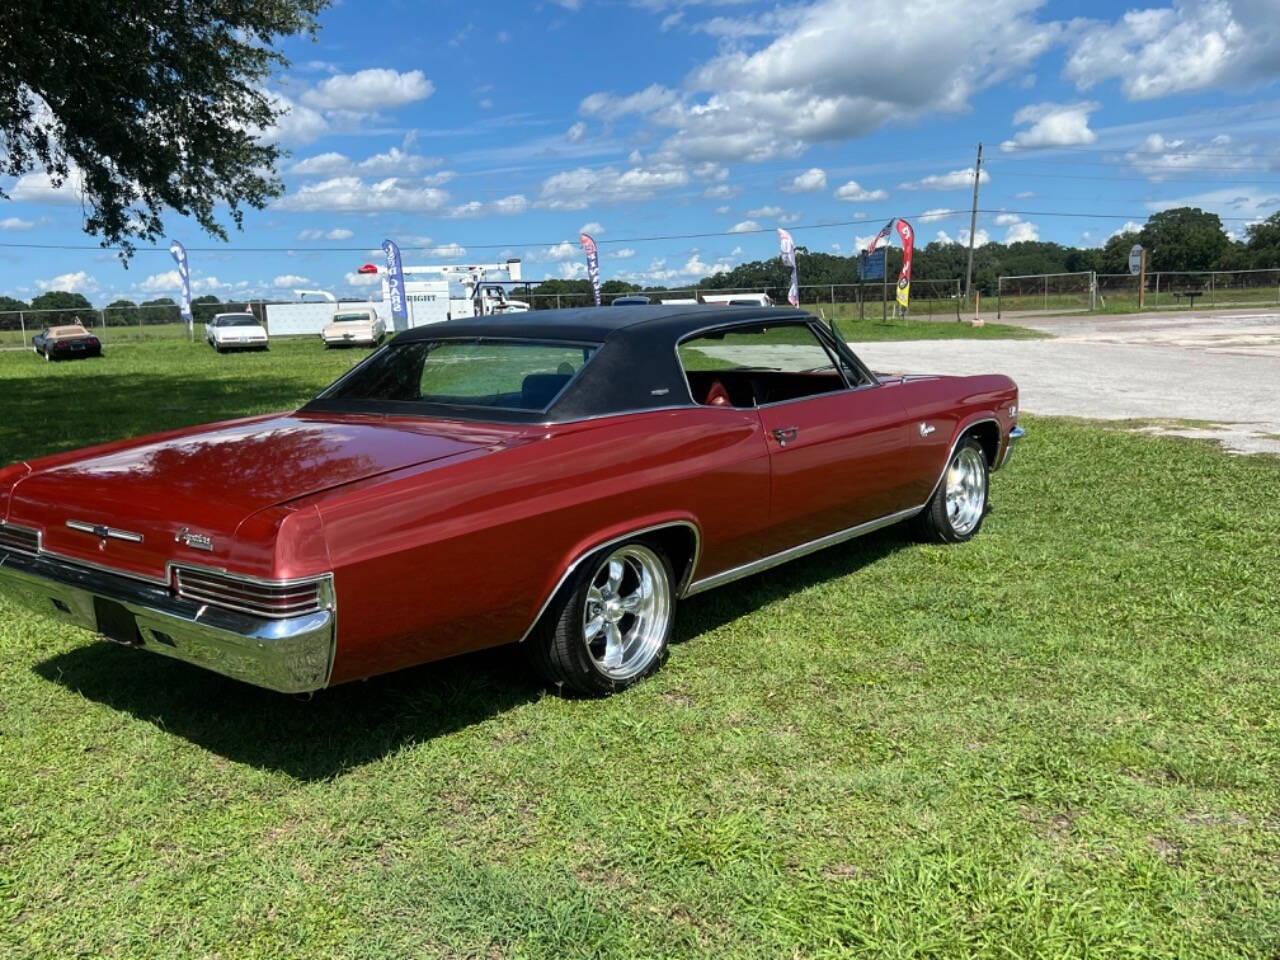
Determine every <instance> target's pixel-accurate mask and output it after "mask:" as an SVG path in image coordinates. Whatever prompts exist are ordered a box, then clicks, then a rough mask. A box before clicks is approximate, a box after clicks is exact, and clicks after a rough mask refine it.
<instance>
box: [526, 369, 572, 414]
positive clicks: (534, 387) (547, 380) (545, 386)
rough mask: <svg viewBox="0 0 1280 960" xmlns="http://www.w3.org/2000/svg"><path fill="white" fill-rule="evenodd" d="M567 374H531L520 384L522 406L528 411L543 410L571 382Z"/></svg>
mask: <svg viewBox="0 0 1280 960" xmlns="http://www.w3.org/2000/svg"><path fill="white" fill-rule="evenodd" d="M570 376H571V375H570V374H567V373H531V374H529V375H528V376H527V377H525V378H524V381H523V382H522V383H521V384H520V406H521V407H523V408H525V409H526V410H541V409H542V408H543V407H545V406H546V405H547V404H549V403H550V402H551V401H552V400H554V399H555V396H556V394H557V393H559V392H560V391H561V390H563V389H564V385H565V384H566V383H568V382H569V379H570Z"/></svg>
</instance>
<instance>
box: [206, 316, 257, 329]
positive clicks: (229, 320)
mask: <svg viewBox="0 0 1280 960" xmlns="http://www.w3.org/2000/svg"><path fill="white" fill-rule="evenodd" d="M257 325H258V320H257V318H256V317H255V316H254V315H253V314H252V313H231V314H227V315H226V316H225V317H218V319H217V320H215V321H214V326H218V327H256V326H257Z"/></svg>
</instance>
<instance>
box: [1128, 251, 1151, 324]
mask: <svg viewBox="0 0 1280 960" xmlns="http://www.w3.org/2000/svg"><path fill="white" fill-rule="evenodd" d="M1129 272H1130V273H1131V274H1133V275H1134V276H1136V277H1137V278H1138V309H1139V310H1141V309H1142V308H1143V307H1145V306H1146V304H1147V251H1146V250H1144V249H1143V248H1142V244H1140V243H1135V244H1134V245H1133V246H1132V247H1131V248H1130V249H1129Z"/></svg>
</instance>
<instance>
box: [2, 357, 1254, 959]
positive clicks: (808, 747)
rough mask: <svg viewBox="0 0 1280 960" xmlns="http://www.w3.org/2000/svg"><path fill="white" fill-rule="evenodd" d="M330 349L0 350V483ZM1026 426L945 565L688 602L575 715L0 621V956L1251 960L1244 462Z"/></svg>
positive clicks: (235, 407)
mask: <svg viewBox="0 0 1280 960" xmlns="http://www.w3.org/2000/svg"><path fill="white" fill-rule="evenodd" d="M362 355H363V354H362V353H360V352H355V351H352V352H343V353H330V354H326V353H324V352H322V351H321V350H320V349H319V346H318V344H315V343H305V344H297V345H291V344H280V345H278V346H276V347H273V349H272V351H271V353H269V354H258V355H244V356H223V357H215V356H214V355H213V354H212V352H211V351H207V350H204V351H194V352H193V351H191V350H190V349H183V348H181V345H180V344H156V345H154V346H148V347H136V348H132V349H131V350H129V351H126V350H123V349H122V350H120V351H118V352H117V353H114V354H109V355H108V357H107V359H106V360H104V361H103V362H101V363H94V362H90V361H85V362H78V363H75V364H65V365H61V366H58V365H54V366H53V367H52V369H47V368H46V367H45V366H44V365H43V364H39V363H38V362H36V361H34V360H33V358H31V357H30V355H21V354H17V355H7V354H0V397H3V401H2V402H3V410H4V414H5V415H4V417H3V418H0V456H2V458H3V459H4V460H11V459H14V458H17V457H25V456H34V455H37V454H39V453H42V452H46V451H52V450H57V449H62V448H64V447H66V446H68V445H70V444H72V443H85V442H89V441H91V440H97V439H105V438H107V437H111V436H117V435H122V434H129V433H136V432H139V431H143V430H152V429H157V428H160V427H166V426H174V425H178V424H185V423H192V422H196V421H199V420H203V419H209V418H212V417H219V416H227V415H230V414H234V413H248V412H255V411H261V410H267V409H274V408H279V407H282V406H287V405H289V404H292V403H295V402H298V401H300V400H302V399H304V398H305V397H306V396H308V395H309V394H310V393H312V392H313V391H314V390H315V389H317V388H318V387H319V386H321V385H323V384H324V383H325V382H327V381H328V380H329V379H331V378H332V377H333V376H335V375H336V374H337V373H338V372H340V371H341V370H342V369H343V368H344V367H345V366H346V365H347V364H349V363H350V362H352V361H353V360H355V359H357V358H358V357H359V356H362ZM143 371H145V372H146V373H147V374H148V377H147V378H145V379H140V378H139V377H138V374H139V373H140V372H143ZM62 421H70V423H66V424H64V423H62ZM1026 426H1027V427H1028V436H1027V439H1026V440H1025V441H1023V446H1022V447H1020V448H1019V450H1018V452H1017V455H1016V457H1015V458H1014V461H1013V463H1012V464H1011V466H1010V467H1009V468H1007V470H1006V471H1004V472H1002V473H1000V474H997V475H996V477H995V478H994V484H993V488H994V497H993V499H994V504H995V512H993V513H992V514H991V516H990V517H989V518H988V520H987V524H986V526H985V527H984V529H983V531H982V533H981V534H980V536H979V537H978V538H977V539H975V540H974V541H973V542H972V543H970V544H967V545H964V546H959V547H933V546H930V547H924V546H919V545H915V544H913V543H911V542H910V541H908V540H907V539H906V538H905V537H903V536H902V534H901V533H900V532H898V531H895V530H889V531H883V532H881V533H880V534H877V535H875V536H873V537H871V538H868V539H865V540H862V541H857V542H855V543H853V544H851V545H846V546H842V547H838V548H835V549H832V550H829V551H826V552H824V553H821V554H818V555H815V556H813V557H809V558H806V559H804V560H802V561H798V562H796V563H793V564H790V565H788V566H785V567H781V568H778V569H776V570H774V571H771V572H769V573H767V574H764V575H761V576H759V577H755V578H753V579H750V580H746V581H743V582H741V583H738V584H736V585H732V586H729V587H725V588H723V589H721V590H718V591H713V592H711V593H708V594H704V595H702V596H699V597H696V598H694V599H692V600H690V601H688V602H687V603H685V604H683V605H682V608H681V610H680V617H679V624H678V627H677V637H676V640H677V642H676V643H675V644H674V645H673V647H672V650H671V655H670V659H669V662H668V663H667V664H666V666H665V667H664V669H663V670H662V671H660V672H659V673H658V674H657V675H656V676H655V677H653V678H651V679H650V680H647V681H645V682H644V683H642V684H641V685H639V686H638V687H636V688H635V689H634V690H632V691H630V692H627V693H625V694H623V695H620V696H617V697H614V698H612V699H609V700H604V701H585V700H576V699H562V698H559V697H556V696H552V695H548V694H547V693H545V692H544V691H543V690H542V689H541V688H540V687H539V686H537V685H536V684H535V683H533V682H532V681H531V680H530V678H529V672H528V671H527V670H526V669H525V668H524V667H523V666H522V665H521V664H520V661H519V659H518V657H517V656H516V655H515V652H514V651H512V650H497V651H492V652H489V653H486V654H484V655H478V656H470V657H465V658H461V659H458V660H454V661H451V662H446V663H441V664H436V665H431V666H427V667H423V668H419V669H415V670H410V671H406V672H403V673H400V674H397V675H393V676H390V677H384V678H380V679H375V680H371V681H369V682H367V683H358V684H354V685H350V686H346V687H341V688H337V689H334V690H331V691H326V692H323V693H321V694H319V695H317V696H316V697H315V698H314V699H313V700H311V701H309V702H302V701H299V700H295V699H291V698H287V697H281V696H278V695H275V694H271V693H267V692H265V691H259V690H257V689H254V688H251V687H247V686H244V685H241V684H237V683H235V682H232V681H230V680H225V679H222V678H220V677H218V676H216V675H213V674H210V673H205V672H202V671H200V670H198V669H195V668H191V667H187V666H185V665H183V664H180V663H177V662H175V661H171V660H167V659H165V658H161V657H156V656H151V655H147V654H145V653H138V652H135V651H131V650H126V649H122V648H119V647H115V646H109V645H106V644H102V643H98V642H96V641H94V640H92V639H91V638H90V637H88V636H87V635H86V634H83V633H80V632H77V631H75V630H72V629H69V628H63V627H60V626H57V625H54V624H52V623H48V622H43V621H39V620H34V619H20V618H19V617H18V616H17V615H16V614H15V613H14V612H13V611H12V610H11V609H6V608H4V607H2V606H0V954H4V955H7V956H14V957H57V958H61V957H67V956H115V957H129V958H145V957H184V958H185V957H193V956H199V957H205V956H208V957H214V956H216V957H224V958H225V957H263V958H276V957H286V956H289V957H293V956H297V957H331V956H332V957H352V958H372V957H434V956H444V957H556V958H559V957H588V956H591V957H594V956H610V957H613V956H628V957H631V956H635V957H680V956H686V957H707V956H714V957H724V956H752V957H762V958H763V957H770V958H772V957H811V956H824V957H825V956H849V957H893V958H904V957H956V958H969V957H991V958H1012V957H1043V958H1055V960H1056V958H1062V957H1144V958H1145V957H1187V958H1203V957H1223V958H1226V957H1257V958H1274V957H1275V956H1276V955H1277V953H1278V952H1280V852H1278V851H1280V719H1278V715H1277V710H1276V703H1277V699H1278V697H1277V689H1278V688H1280V607H1278V606H1277V603H1276V598H1277V597H1278V596H1280V563H1278V562H1277V559H1278V554H1280V548H1278V547H1277V544H1280V510H1278V509H1277V508H1276V504H1277V502H1278V501H1280V463H1277V461H1276V460H1274V459H1267V458H1233V457H1228V456H1225V455H1223V454H1221V453H1220V452H1218V451H1217V450H1216V449H1215V448H1213V447H1211V446H1209V445H1207V444H1199V443H1193V442H1188V441H1180V440H1176V439H1168V438H1159V437H1150V436H1142V435H1134V434H1130V433H1123V432H1119V431H1107V430H1101V429H1097V428H1095V427H1092V426H1087V425H1079V424H1073V423H1071V422H1067V421H1058V420H1047V419H1039V418H1037V419H1028V420H1027V421H1026ZM211 482H214V483H216V478H214V480H213V481H211ZM422 592H423V595H424V597H429V596H430V582H429V581H424V582H423V583H422Z"/></svg>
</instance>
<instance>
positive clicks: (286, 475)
mask: <svg viewBox="0 0 1280 960" xmlns="http://www.w3.org/2000/svg"><path fill="white" fill-rule="evenodd" d="M534 316H535V320H533V321H530V320H529V319H528V315H525V316H522V317H520V318H519V319H511V318H503V317H484V318H475V319H471V320H465V321H456V322H452V323H449V324H444V325H436V326H428V327H418V328H415V329H412V330H408V331H406V332H404V333H402V334H400V335H399V336H397V337H396V338H395V339H394V340H393V341H392V342H391V343H389V344H387V345H385V346H383V347H382V348H381V349H379V350H377V351H375V352H374V353H372V354H371V355H370V356H369V357H367V358H366V359H365V360H363V361H362V362H361V363H359V364H357V365H356V366H355V367H353V368H352V370H350V371H349V372H348V373H347V374H346V375H345V376H343V377H342V378H341V379H339V380H338V381H337V382H336V383H334V384H333V385H332V386H331V387H329V388H328V389H327V390H325V391H324V392H323V393H321V394H320V395H319V396H318V397H316V398H315V399H314V400H313V401H311V402H310V403H308V404H306V405H305V406H303V407H302V408H301V409H299V410H297V411H295V412H293V413H285V414H276V415H268V416H259V417H251V418H247V419H243V420H234V421H230V422H227V423H219V424H212V425H209V426H204V427H197V428H190V429H185V430H179V431H175V432H172V433H167V434H162V435H159V436H154V437H143V438H136V439H129V440H122V441H120V442H118V443H114V444H108V445H106V446H100V447H95V448H91V449H89V450H84V451H80V452H71V453H61V454H56V455H54V456H51V457H47V458H44V459H42V460H33V461H30V462H26V463H20V464H17V465H15V466H11V467H9V468H7V469H5V470H0V517H2V518H3V521H4V522H3V525H0V592H3V593H5V594H7V595H8V596H10V597H12V598H15V599H17V600H20V601H23V602H25V603H26V604H27V605H28V606H29V607H31V608H33V609H34V610H36V611H39V612H40V613H42V614H43V615H45V616H48V617H51V618H53V619H55V620H59V621H62V622H66V623H71V624H76V625H79V626H82V627H85V628H87V629H88V630H91V631H95V632H97V633H99V634H102V635H104V636H105V637H107V638H110V639H113V640H116V641H120V642H122V643H125V644H127V645H129V646H132V647H135V648H138V649H141V650H149V651H152V652H154V653H159V654H163V655H165V656H170V657H176V658H178V659H180V660H185V661H188V662H191V663H195V664H199V665H201V666H204V667H207V668H209V669H212V670H216V671H218V672H220V673H224V674H227V675H229V676H232V677H238V678H240V679H242V680H246V681H248V682H250V683H255V684H259V685H261V686H264V687H270V688H272V689H275V690H280V691H289V692H299V691H310V690H316V689H318V688H321V687H326V686H330V685H333V684H339V683H345V682H347V681H350V680H356V679H359V678H363V677H369V676H372V675H374V674H380V673H385V672H387V671H390V670H398V669H400V668H403V667H408V666H412V665H414V664H419V663H423V662H425V661H430V660H436V659H439V658H442V657H448V656H451V655H454V654H458V653H463V652H465V651H469V650H477V649H480V648H483V647H490V646H496V645H500V644H522V645H523V646H524V647H525V648H526V649H527V651H528V653H529V654H530V656H531V659H532V661H533V663H534V664H536V665H537V667H538V668H539V669H540V670H541V671H542V673H543V674H544V675H545V676H546V677H547V678H548V679H549V680H550V681H552V682H553V683H555V684H558V685H563V686H565V687H568V688H572V689H574V690H578V691H581V692H584V693H587V694H605V693H609V692H611V691H615V690H620V689H622V688H624V687H627V686H629V685H631V684H633V683H635V682H636V681H637V680H639V679H640V678H642V677H644V676H646V675H647V674H649V673H650V672H651V671H653V670H654V669H656V668H657V667H658V665H659V664H660V663H662V661H663V658H664V654H665V652H666V648H667V644H668V642H669V640H670V637H671V631H672V625H673V623H674V622H675V616H676V610H677V607H678V606H679V603H680V601H681V600H682V599H684V598H685V597H689V596H692V595H694V594H697V593H701V592H703V591H705V590H710V589H712V588H714V587H719V586H722V585H724V584H727V583H730V582H732V581H734V580H737V579H739V578H741V577H746V576H750V575H752V574H757V573H761V572H763V571H766V570H769V569H770V568H771V567H774V566H775V565H777V564H779V563H782V562H784V561H786V560H790V559H793V558H795V557H800V556H803V555H805V554H808V553H811V552H813V551H816V550H819V549H823V548H827V547H832V546H834V545H836V544H839V543H842V542H844V541H846V540H849V539H851V538H853V537H857V536H860V535H862V534H865V533H868V532H870V531H872V530H877V529H880V528H882V527H886V526H888V525H890V524H896V523H904V522H905V523H910V524H912V525H913V527H914V528H915V530H916V531H917V533H918V534H919V535H921V536H923V537H925V538H927V539H929V540H932V541H935V542H941V543H963V542H964V541H967V540H969V539H971V538H972V537H974V536H976V535H977V534H978V532H979V531H980V530H981V528H982V524H983V521H984V518H985V517H986V514H987V504H988V497H989V490H990V487H989V477H990V474H991V472H992V471H994V470H996V469H997V468H999V467H1000V466H1001V465H1002V464H1004V463H1005V462H1006V460H1007V459H1008V458H1009V455H1010V451H1011V449H1012V446H1013V443H1014V441H1015V440H1016V439H1017V438H1018V437H1019V436H1021V433H1022V431H1021V429H1020V428H1019V427H1018V426H1017V413H1018V409H1017V408H1018V390H1017V387H1016V385H1015V384H1014V383H1013V381H1012V380H1010V379H1009V378H1008V377H1005V376H999V375H988V376H977V377H963V378H961V377H937V376H910V377H901V376H884V375H878V374H875V373H873V372H872V371H871V370H870V369H869V368H868V367H867V366H866V365H865V364H863V363H862V361H861V360H859V358H858V357H856V356H854V354H853V353H852V352H851V351H850V350H849V348H848V346H847V345H846V344H845V343H844V342H843V341H842V340H841V339H839V338H838V337H836V336H834V335H833V334H832V331H831V330H830V329H829V328H827V327H826V326H824V325H822V324H821V323H819V322H818V321H817V320H815V319H814V318H813V317H810V316H808V315H807V314H804V313H800V312H798V311H794V310H791V309H786V308H783V309H769V308H754V309H748V308H743V309H739V310H733V311H726V310H724V309H722V308H719V307H701V306H692V307H663V306H656V305H655V306H648V307H645V306H637V307H634V308H632V309H629V310H612V309H608V308H605V309H599V308H594V309H585V310H560V311H545V312H540V313H538V314H536V315H534ZM215 477H216V478H218V481H219V495H218V496H216V497H211V496H209V481H210V478H215ZM922 559H923V558H922ZM927 575H928V573H927V571H924V570H922V571H921V576H927ZM339 614H341V615H340V616H339Z"/></svg>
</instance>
